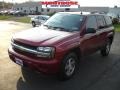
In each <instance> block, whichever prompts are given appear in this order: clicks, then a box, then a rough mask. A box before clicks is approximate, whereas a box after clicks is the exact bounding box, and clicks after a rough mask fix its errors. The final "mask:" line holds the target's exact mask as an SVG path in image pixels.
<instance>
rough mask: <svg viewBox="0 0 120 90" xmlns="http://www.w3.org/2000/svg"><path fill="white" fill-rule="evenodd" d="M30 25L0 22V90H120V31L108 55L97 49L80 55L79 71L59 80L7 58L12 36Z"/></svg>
mask: <svg viewBox="0 0 120 90" xmlns="http://www.w3.org/2000/svg"><path fill="white" fill-rule="evenodd" d="M29 28H32V27H31V25H29V24H22V23H16V22H9V21H0V90H120V33H116V34H115V39H114V42H113V45H112V49H111V52H110V55H109V56H108V57H102V56H101V55H100V54H99V52H97V53H95V54H93V55H91V56H87V57H84V58H82V60H81V63H80V69H79V71H78V73H77V74H76V75H75V76H74V77H73V78H72V79H70V80H68V81H65V82H62V81H58V80H57V78H56V77H55V76H45V75H41V74H39V73H36V72H34V71H32V70H28V69H21V67H20V66H18V65H16V64H15V63H13V62H12V61H11V60H10V59H9V57H8V54H7V48H8V47H9V44H10V39H11V37H12V35H13V34H14V33H15V32H19V31H21V30H24V29H29Z"/></svg>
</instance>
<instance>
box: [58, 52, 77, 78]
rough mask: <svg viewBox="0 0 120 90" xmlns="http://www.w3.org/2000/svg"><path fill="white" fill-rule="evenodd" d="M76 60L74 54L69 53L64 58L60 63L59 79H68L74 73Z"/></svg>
mask: <svg viewBox="0 0 120 90" xmlns="http://www.w3.org/2000/svg"><path fill="white" fill-rule="evenodd" d="M77 61H78V58H77V56H76V54H75V53H69V54H67V55H66V56H65V58H64V59H63V61H62V63H61V70H60V75H59V79H60V80H66V79H70V78H71V77H72V76H73V75H74V74H75V72H76V69H77V64H78V63H77Z"/></svg>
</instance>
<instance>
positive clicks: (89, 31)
mask: <svg viewBox="0 0 120 90" xmlns="http://www.w3.org/2000/svg"><path fill="white" fill-rule="evenodd" d="M86 33H96V30H95V29H94V28H87V30H86Z"/></svg>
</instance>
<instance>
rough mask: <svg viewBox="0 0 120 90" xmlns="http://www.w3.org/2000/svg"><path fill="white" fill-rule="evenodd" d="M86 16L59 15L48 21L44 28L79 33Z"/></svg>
mask: <svg viewBox="0 0 120 90" xmlns="http://www.w3.org/2000/svg"><path fill="white" fill-rule="evenodd" d="M83 18H84V16H82V15H77V14H68V13H57V14H55V15H53V16H52V17H51V18H50V19H48V20H47V21H46V22H45V23H44V26H47V27H48V28H50V29H54V30H63V31H69V32H70V31H71V32H72V31H79V30H80V27H81V23H82V21H83Z"/></svg>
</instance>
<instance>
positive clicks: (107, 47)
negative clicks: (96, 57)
mask: <svg viewBox="0 0 120 90" xmlns="http://www.w3.org/2000/svg"><path fill="white" fill-rule="evenodd" d="M110 49H111V41H110V39H108V41H107V44H106V45H105V46H104V47H103V48H102V49H101V55H102V56H108V55H109V53H110Z"/></svg>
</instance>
